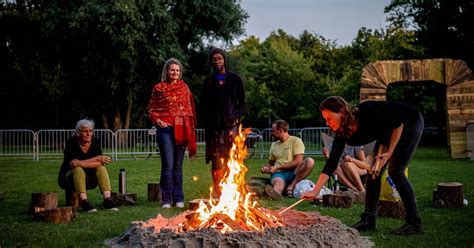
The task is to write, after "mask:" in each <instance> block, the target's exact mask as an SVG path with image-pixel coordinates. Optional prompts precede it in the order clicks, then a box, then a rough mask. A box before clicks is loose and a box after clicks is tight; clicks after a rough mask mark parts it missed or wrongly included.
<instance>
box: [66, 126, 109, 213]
mask: <svg viewBox="0 0 474 248" xmlns="http://www.w3.org/2000/svg"><path fill="white" fill-rule="evenodd" d="M93 134H94V122H93V121H92V120H88V119H82V120H79V121H78V122H77V124H76V130H75V132H74V135H73V137H71V138H70V139H69V140H67V142H66V147H65V149H64V160H63V163H62V165H61V169H60V171H59V175H58V183H59V186H60V187H61V188H63V189H66V191H67V190H73V191H75V192H76V193H77V194H78V195H79V200H80V206H81V208H82V210H83V211H84V212H87V213H92V212H96V211H97V210H96V209H95V208H94V207H93V206H92V205H91V204H90V203H89V201H88V199H87V193H86V190H88V189H94V188H96V187H97V185H99V189H100V191H101V192H102V194H103V196H104V202H103V204H104V208H106V209H110V210H114V211H117V210H118V208H117V206H116V205H115V202H114V201H113V200H112V199H111V198H110V195H111V194H110V191H111V187H110V180H109V174H108V172H107V169H106V168H105V165H106V164H110V163H111V162H112V159H111V158H110V157H108V156H104V155H102V148H101V145H100V141H99V139H97V138H94V137H93Z"/></svg>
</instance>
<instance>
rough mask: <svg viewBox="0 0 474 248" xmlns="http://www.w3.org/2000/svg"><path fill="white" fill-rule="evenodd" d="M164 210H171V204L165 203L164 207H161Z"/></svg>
mask: <svg viewBox="0 0 474 248" xmlns="http://www.w3.org/2000/svg"><path fill="white" fill-rule="evenodd" d="M161 207H162V208H171V204H169V203H165V204H163V205H161Z"/></svg>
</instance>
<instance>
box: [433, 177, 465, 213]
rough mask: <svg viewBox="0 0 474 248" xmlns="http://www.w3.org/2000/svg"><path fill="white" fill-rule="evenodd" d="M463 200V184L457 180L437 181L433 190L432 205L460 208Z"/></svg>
mask: <svg viewBox="0 0 474 248" xmlns="http://www.w3.org/2000/svg"><path fill="white" fill-rule="evenodd" d="M463 201H464V189H463V185H462V184H461V183H458V182H442V183H438V188H437V189H435V190H434V191H433V206H434V207H438V208H462V207H463Z"/></svg>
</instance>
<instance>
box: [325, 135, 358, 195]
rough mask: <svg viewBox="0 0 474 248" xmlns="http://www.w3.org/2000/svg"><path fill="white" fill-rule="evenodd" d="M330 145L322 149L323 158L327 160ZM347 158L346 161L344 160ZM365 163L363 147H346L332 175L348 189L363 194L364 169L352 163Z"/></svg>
mask: <svg viewBox="0 0 474 248" xmlns="http://www.w3.org/2000/svg"><path fill="white" fill-rule="evenodd" d="M331 146H332V143H331V144H330V145H329V146H327V147H324V148H323V155H324V158H326V159H328V158H329V152H330V149H331ZM346 157H347V159H345V158H346ZM356 160H357V161H359V162H361V161H365V160H366V157H365V153H364V147H363V146H347V145H346V147H345V148H344V151H343V153H342V156H341V159H340V160H339V164H338V166H337V168H336V170H335V171H334V175H337V180H338V181H339V182H340V183H342V184H343V185H345V186H347V187H348V188H349V189H352V190H354V191H360V192H365V187H364V184H363V183H362V179H361V177H362V176H365V175H367V170H366V169H365V168H360V167H359V166H357V165H356V164H354V161H356Z"/></svg>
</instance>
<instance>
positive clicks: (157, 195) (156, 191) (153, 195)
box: [148, 183, 161, 202]
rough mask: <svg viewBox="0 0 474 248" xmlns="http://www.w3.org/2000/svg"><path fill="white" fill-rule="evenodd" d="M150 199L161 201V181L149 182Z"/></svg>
mask: <svg viewBox="0 0 474 248" xmlns="http://www.w3.org/2000/svg"><path fill="white" fill-rule="evenodd" d="M148 201H158V202H160V201H161V191H160V184H159V183H148Z"/></svg>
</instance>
